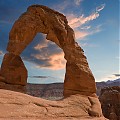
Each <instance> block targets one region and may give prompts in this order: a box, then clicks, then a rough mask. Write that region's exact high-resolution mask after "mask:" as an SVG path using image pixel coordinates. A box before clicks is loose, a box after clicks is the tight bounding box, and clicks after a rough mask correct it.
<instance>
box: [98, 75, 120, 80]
mask: <svg viewBox="0 0 120 120" xmlns="http://www.w3.org/2000/svg"><path fill="white" fill-rule="evenodd" d="M118 78H120V74H112V75H107V76H105V77H104V78H102V79H100V80H99V81H108V80H116V79H118Z"/></svg>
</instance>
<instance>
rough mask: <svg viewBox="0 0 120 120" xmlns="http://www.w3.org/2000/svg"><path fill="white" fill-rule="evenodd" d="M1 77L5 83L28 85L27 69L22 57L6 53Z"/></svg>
mask: <svg viewBox="0 0 120 120" xmlns="http://www.w3.org/2000/svg"><path fill="white" fill-rule="evenodd" d="M1 75H2V76H3V77H4V78H5V79H4V82H5V83H9V84H13V85H23V86H24V85H26V84H27V81H26V80H27V69H26V68H25V66H24V63H23V61H22V59H21V58H20V56H18V55H14V54H12V53H6V54H5V56H4V59H3V63H2V66H1Z"/></svg>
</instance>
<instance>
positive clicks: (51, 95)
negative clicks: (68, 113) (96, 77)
mask: <svg viewBox="0 0 120 120" xmlns="http://www.w3.org/2000/svg"><path fill="white" fill-rule="evenodd" d="M96 86H97V95H98V96H99V95H100V91H101V89H102V88H104V87H107V86H108V87H109V86H110V87H112V86H120V78H119V79H116V80H113V81H111V80H108V81H107V82H104V81H103V82H96ZM26 88H27V94H29V95H32V96H36V97H42V98H45V99H51V100H54V99H60V98H62V97H63V83H51V84H30V83H28V84H27V87H26Z"/></svg>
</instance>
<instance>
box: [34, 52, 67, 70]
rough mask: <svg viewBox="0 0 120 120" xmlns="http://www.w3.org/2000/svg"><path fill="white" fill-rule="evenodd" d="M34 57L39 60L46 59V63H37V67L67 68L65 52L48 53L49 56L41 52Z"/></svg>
mask: <svg viewBox="0 0 120 120" xmlns="http://www.w3.org/2000/svg"><path fill="white" fill-rule="evenodd" d="M33 57H34V58H36V59H38V60H45V61H46V63H45V64H42V65H40V64H36V67H37V68H41V67H42V68H47V69H51V70H60V69H64V68H65V63H66V61H65V59H64V54H63V52H61V53H59V54H53V55H51V56H49V55H47V56H41V55H39V54H37V55H33Z"/></svg>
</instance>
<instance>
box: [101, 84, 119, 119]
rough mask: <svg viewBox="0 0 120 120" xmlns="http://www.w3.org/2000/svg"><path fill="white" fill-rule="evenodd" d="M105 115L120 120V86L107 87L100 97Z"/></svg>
mask: <svg viewBox="0 0 120 120" xmlns="http://www.w3.org/2000/svg"><path fill="white" fill-rule="evenodd" d="M99 99H100V102H101V105H102V110H103V115H104V116H105V117H106V118H109V119H110V120H120V87H119V86H116V87H106V88H104V89H102V90H101V95H100V97H99Z"/></svg>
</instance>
